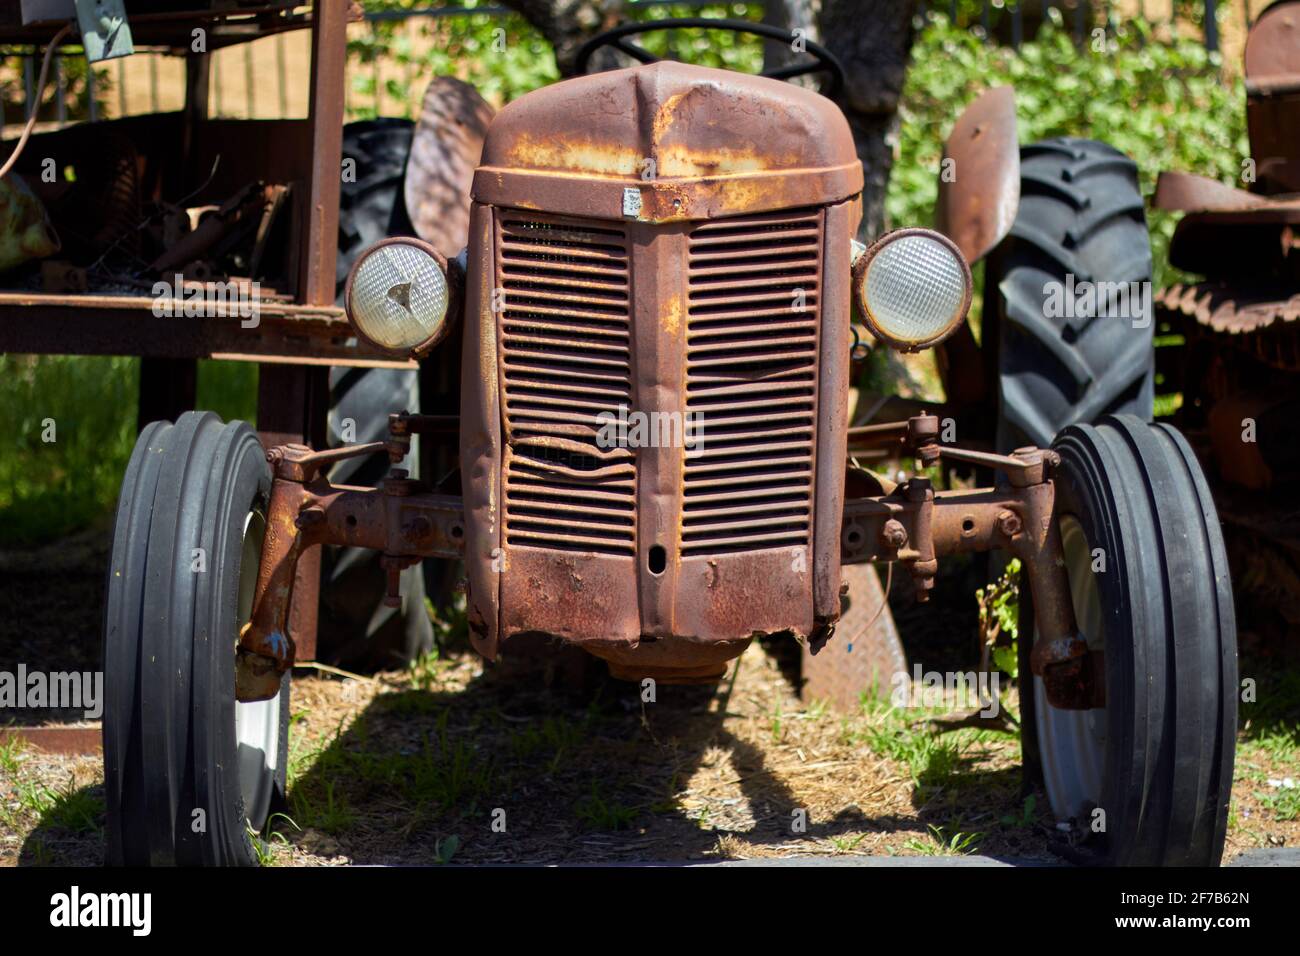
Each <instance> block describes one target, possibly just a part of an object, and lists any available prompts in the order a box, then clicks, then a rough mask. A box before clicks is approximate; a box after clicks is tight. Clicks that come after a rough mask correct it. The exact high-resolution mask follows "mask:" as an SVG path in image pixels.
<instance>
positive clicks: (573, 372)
mask: <svg viewBox="0 0 1300 956" xmlns="http://www.w3.org/2000/svg"><path fill="white" fill-rule="evenodd" d="M496 263H497V265H496V272H497V275H496V282H495V285H496V287H497V289H498V290H501V291H500V292H499V293H498V294H499V295H500V297H501V298H500V303H499V304H500V311H499V313H498V335H499V339H500V342H501V376H502V398H503V407H504V415H505V421H506V428H507V431H508V436H507V437H508V442H507V450H506V469H505V472H506V473H505V494H504V496H503V497H504V515H505V533H506V541H507V543H508V544H512V545H518V546H524V547H535V548H549V549H555V550H571V551H588V552H593V553H597V554H609V555H633V554H635V551H636V503H635V496H636V459H635V456H634V455H632V454H631V453H630V452H620V451H613V452H611V451H608V450H602V449H600V448H598V446H597V444H596V437H597V434H598V430H599V427H600V421H599V419H598V418H597V416H598V415H599V414H600V413H601V412H604V411H608V412H611V413H613V414H615V415H617V414H618V409H619V406H620V405H624V406H629V407H630V406H631V404H632V402H631V393H632V354H631V277H630V258H629V250H628V240H627V235H626V233H625V232H624V230H623V229H622V228H621V227H619V226H618V225H617V224H607V223H600V224H592V223H587V222H580V221H577V220H572V219H567V218H564V217H558V216H551V215H547V214H541V213H532V212H520V211H516V210H498V211H497V243H496ZM584 446H586V447H588V448H590V453H584V451H583V450H582V449H583V447H584Z"/></svg>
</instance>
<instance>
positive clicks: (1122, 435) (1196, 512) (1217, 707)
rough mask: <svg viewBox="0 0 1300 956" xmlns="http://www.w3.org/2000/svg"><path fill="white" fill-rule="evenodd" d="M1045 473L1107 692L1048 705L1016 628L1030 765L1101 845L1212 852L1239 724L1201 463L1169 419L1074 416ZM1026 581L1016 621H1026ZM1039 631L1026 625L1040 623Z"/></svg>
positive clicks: (1188, 860) (1139, 861)
mask: <svg viewBox="0 0 1300 956" xmlns="http://www.w3.org/2000/svg"><path fill="white" fill-rule="evenodd" d="M1053 447H1054V448H1055V450H1056V451H1057V452H1058V453H1059V454H1060V456H1061V463H1060V466H1059V467H1058V468H1057V469H1056V471H1055V472H1054V474H1053V482H1054V484H1055V488H1056V515H1057V520H1058V522H1059V526H1060V529H1061V536H1062V539H1063V540H1062V545H1063V551H1064V554H1065V563H1066V569H1067V572H1068V574H1069V578H1070V589H1071V596H1072V598H1073V603H1074V610H1075V617H1076V620H1077V624H1078V627H1079V630H1080V632H1081V633H1082V634H1083V635H1084V637H1085V639H1086V640H1087V642H1088V646H1089V649H1090V650H1093V651H1100V652H1102V653H1103V654H1104V660H1105V668H1104V675H1105V676H1104V680H1105V695H1106V701H1105V706H1104V707H1103V708H1095V709H1092V710H1066V709H1058V708H1055V707H1053V706H1051V705H1050V704H1049V703H1048V701H1047V698H1046V694H1045V691H1044V687H1043V681H1042V680H1041V679H1040V678H1038V677H1031V676H1030V672H1029V661H1028V652H1029V647H1030V644H1029V642H1028V641H1024V640H1022V641H1021V645H1022V646H1021V674H1022V675H1023V677H1022V679H1023V680H1024V681H1025V683H1024V684H1023V685H1022V687H1023V690H1022V695H1021V728H1022V733H1023V734H1024V742H1023V743H1024V750H1025V764H1026V768H1027V769H1028V768H1032V767H1034V766H1035V765H1037V766H1040V767H1041V774H1042V783H1043V786H1044V789H1046V791H1047V795H1048V798H1049V800H1050V802H1051V805H1052V809H1053V811H1054V813H1055V814H1056V816H1057V818H1058V819H1059V820H1062V821H1070V822H1072V824H1073V827H1072V829H1073V830H1074V832H1075V833H1077V834H1079V835H1081V836H1083V837H1084V838H1085V839H1084V841H1083V845H1084V847H1085V848H1086V850H1085V852H1088V853H1089V854H1090V855H1091V856H1092V857H1093V858H1094V859H1095V860H1096V861H1098V862H1105V863H1110V864H1117V865H1149V866H1151V865H1154V866H1178V865H1196V866H1212V865H1217V864H1218V862H1219V859H1220V857H1221V856H1222V854H1223V844H1224V836H1225V833H1226V829H1227V817H1228V802H1229V799H1230V796H1231V787H1232V771H1233V757H1234V748H1235V740H1236V728H1237V696H1236V695H1237V647H1236V623H1235V618H1234V612H1233V602H1232V590H1231V585H1230V581H1229V576H1228V563H1227V555H1226V552H1225V550H1224V545H1223V536H1222V533H1221V531H1220V528H1219V521H1218V516H1217V514H1216V512H1215V509H1214V504H1213V502H1212V500H1211V498H1210V493H1209V489H1208V488H1207V486H1206V483H1205V479H1204V476H1203V475H1202V473H1201V469H1200V466H1199V465H1198V464H1197V461H1196V459H1195V457H1194V456H1193V454H1192V451H1191V449H1190V447H1189V446H1188V444H1187V442H1186V441H1185V440H1184V439H1183V437H1182V436H1181V435H1180V434H1179V433H1178V432H1177V431H1175V430H1174V429H1173V428H1171V427H1169V426H1167V425H1149V424H1147V423H1145V422H1142V421H1139V420H1138V419H1136V418H1134V417H1132V416H1114V417H1108V418H1106V419H1104V420H1103V421H1102V422H1101V423H1099V424H1098V425H1096V426H1091V425H1078V426H1073V427H1071V428H1068V429H1066V430H1065V432H1063V433H1062V434H1061V436H1060V437H1059V438H1058V439H1057V440H1056V442H1055V444H1054V446H1053ZM1032 615H1033V608H1032V600H1031V599H1030V595H1029V594H1028V592H1027V590H1026V591H1022V601H1021V621H1022V628H1021V633H1022V634H1023V635H1029V634H1031V633H1033V623H1032V621H1033V617H1032ZM1035 637H1036V635H1035Z"/></svg>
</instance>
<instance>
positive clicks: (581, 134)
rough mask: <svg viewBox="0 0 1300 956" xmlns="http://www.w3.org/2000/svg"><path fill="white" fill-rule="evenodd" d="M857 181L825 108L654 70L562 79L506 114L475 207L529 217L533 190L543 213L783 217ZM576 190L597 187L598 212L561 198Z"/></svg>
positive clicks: (757, 85)
mask: <svg viewBox="0 0 1300 956" xmlns="http://www.w3.org/2000/svg"><path fill="white" fill-rule="evenodd" d="M520 174H523V175H524V177H525V178H523V179H521V178H520ZM529 174H532V175H529ZM593 180H594V181H595V182H594V183H593ZM862 181H863V180H862V165H861V163H860V162H859V161H858V158H857V154H856V152H855V150H854V146H853V137H852V134H851V133H850V131H849V126H848V123H847V122H846V121H845V119H844V116H843V114H842V113H841V112H840V111H839V108H838V107H836V106H835V104H834V103H832V102H831V101H830V100H828V99H826V98H824V97H822V96H820V95H819V94H817V93H813V92H812V91H810V90H806V89H803V88H801V87H797V86H793V85H791V84H789V83H783V82H780V81H778V80H770V79H766V78H764V77H755V76H748V75H745V74H739V73H732V72H729V71H726V70H713V69H707V68H704V67H696V66H689V65H686V64H682V63H672V62H661V63H653V64H649V65H646V66H640V67H635V68H631V69H625V70H614V71H610V72H607V73H598V74H594V75H592V76H584V77H578V78H575V79H572V80H567V81H565V82H562V83H557V84H555V85H553V86H549V87H546V88H544V89H541V90H537V91H535V92H533V93H530V94H528V95H527V96H523V97H521V98H520V99H518V100H516V101H514V102H513V103H511V104H509V105H508V106H506V107H505V108H504V109H503V110H502V111H501V112H500V113H499V114H498V115H497V117H496V119H495V120H494V121H493V123H492V126H491V128H490V129H489V130H488V135H487V140H486V141H485V143H484V146H483V160H482V166H481V167H480V168H479V171H478V173H477V175H476V176H475V181H474V198H475V199H476V200H478V201H480V202H489V203H495V204H502V203H503V201H509V202H510V204H513V205H522V206H523V207H524V208H528V207H529V204H530V202H537V201H539V200H540V198H541V197H539V196H538V195H537V194H536V193H537V191H538V190H539V189H540V190H544V191H545V199H546V203H545V206H544V208H548V209H551V211H557V212H561V211H562V212H574V213H579V212H581V213H582V214H589V215H598V216H603V217H606V218H640V219H643V220H649V221H668V220H674V219H690V218H695V219H700V218H709V217H712V216H716V215H725V214H729V213H736V212H755V211H759V210H762V209H773V208H781V207H789V206H791V205H797V204H799V203H800V201H801V196H800V191H801V190H802V191H803V194H804V195H805V196H807V195H809V194H811V195H815V196H816V200H815V201H818V202H826V201H836V200H840V199H846V198H848V197H850V196H853V195H855V194H856V193H858V192H860V191H861V189H862ZM615 184H617V185H618V186H619V187H620V191H619V192H618V193H617V194H616V193H612V192H610V190H609V188H608V187H610V186H613V185H615ZM574 185H581V186H582V187H584V188H585V189H588V190H590V189H592V188H593V186H594V187H595V193H596V194H597V195H598V197H599V198H598V201H597V204H596V205H595V207H594V208H593V201H592V200H591V199H588V200H584V199H583V198H582V194H581V193H577V194H575V195H572V196H570V195H569V194H568V192H569V191H568V190H566V188H565V187H566V186H570V187H572V186H574ZM601 186H604V187H606V188H604V189H601V188H600V187H601ZM626 188H631V189H634V190H637V191H639V192H640V193H641V194H642V199H643V201H642V202H641V204H640V205H641V207H642V209H643V212H642V213H640V214H638V213H636V212H635V211H630V212H624V207H623V206H622V204H621V199H622V196H621V189H626ZM530 191H532V192H533V193H534V195H531V196H530V195H529V194H528V193H529V192H530ZM611 197H612V198H611ZM612 199H617V200H619V205H618V206H617V208H615V207H614V205H613V202H612ZM803 201H805V202H806V201H807V200H806V199H803ZM557 202H558V203H560V204H561V205H562V206H572V205H584V204H585V205H586V206H587V207H588V208H586V209H582V210H579V209H568V208H565V209H556V208H555V204H556V203H557ZM733 207H734V208H733ZM631 208H632V210H635V208H636V206H635V204H634V205H633V206H632V207H631Z"/></svg>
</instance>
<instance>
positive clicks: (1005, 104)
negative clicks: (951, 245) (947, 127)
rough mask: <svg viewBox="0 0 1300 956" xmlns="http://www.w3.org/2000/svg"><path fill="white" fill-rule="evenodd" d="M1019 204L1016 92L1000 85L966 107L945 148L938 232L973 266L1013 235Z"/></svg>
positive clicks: (937, 204)
mask: <svg viewBox="0 0 1300 956" xmlns="http://www.w3.org/2000/svg"><path fill="white" fill-rule="evenodd" d="M1019 205H1020V143H1019V141H1018V140H1017V138H1016V96H1015V90H1013V89H1012V88H1011V87H1010V86H996V87H994V88H993V89H991V90H987V91H985V92H984V93H982V94H980V96H979V98H978V99H976V100H975V101H974V102H973V103H971V104H970V105H969V106H967V107H966V110H965V112H963V113H962V114H961V116H960V117H959V118H958V120H957V125H955V126H954V127H953V128H952V133H951V134H950V135H949V136H948V141H947V142H946V143H944V146H943V162H942V163H941V164H940V166H939V198H938V200H937V202H936V203H935V216H934V219H935V228H936V229H938V230H939V231H940V232H942V233H943V234H944V235H945V236H947V237H948V238H949V239H951V240H952V241H953V242H955V243H956V244H957V248H958V249H960V250H961V252H962V255H964V256H965V257H966V261H967V262H969V263H971V264H972V265H973V264H974V263H976V262H978V261H979V260H980V259H982V258H984V257H985V256H986V255H988V254H989V252H991V251H992V250H993V247H994V246H996V245H997V244H998V243H999V242H1001V241H1002V239H1003V237H1004V236H1006V234H1007V233H1008V232H1010V231H1011V224H1012V223H1013V222H1014V221H1015V218H1016V209H1017V208H1018V207H1019Z"/></svg>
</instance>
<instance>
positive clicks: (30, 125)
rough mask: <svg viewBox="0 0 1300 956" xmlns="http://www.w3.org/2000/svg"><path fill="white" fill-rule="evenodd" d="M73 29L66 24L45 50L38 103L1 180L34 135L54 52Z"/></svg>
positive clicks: (1, 170) (0, 174) (1, 171)
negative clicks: (33, 131) (28, 139)
mask: <svg viewBox="0 0 1300 956" xmlns="http://www.w3.org/2000/svg"><path fill="white" fill-rule="evenodd" d="M71 29H72V23H71V22H68V23H66V24H64V27H63V29H62V30H60V31H59V32H58V33H56V34H54V39H53V40H51V41H50V45H49V46H47V47H46V48H45V59H44V60H42V61H41V76H40V79H38V80H37V81H36V102H35V103H33V104H32V115H31V116H29V117H27V125H26V126H24V127H23V134H22V135H21V136H19V137H18V145H17V146H15V147H14V151H13V152H12V153H10V154H9V158H8V159H6V160H5V164H4V165H3V166H0V179H4V178H5V177H6V176H8V175H9V170H11V169H13V168H14V163H16V162H18V157H19V156H20V155H21V154H22V151H23V147H24V146H26V145H27V138H28V137H29V136H31V135H32V129H33V128H34V127H35V126H36V114H37V113H39V112H40V109H41V99H42V98H44V96H45V78H46V77H47V76H49V73H50V60H52V59H53V58H54V50H55V49H56V48H57V47H58V45H59V42H60V41H61V40H62V39H63V38H64V37H65V36H67V35H68V32H69V31H70V30H71ZM87 69H93V67H90V66H89V64H87Z"/></svg>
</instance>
